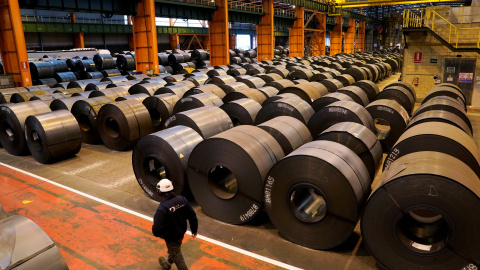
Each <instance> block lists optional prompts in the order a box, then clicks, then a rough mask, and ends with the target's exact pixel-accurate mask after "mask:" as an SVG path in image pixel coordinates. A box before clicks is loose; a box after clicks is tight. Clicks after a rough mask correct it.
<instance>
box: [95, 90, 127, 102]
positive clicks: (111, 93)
mask: <svg viewBox="0 0 480 270" xmlns="http://www.w3.org/2000/svg"><path fill="white" fill-rule="evenodd" d="M129 95H130V93H129V92H128V91H127V90H126V89H125V88H122V87H113V88H107V89H105V90H101V91H91V92H90V94H89V95H88V98H95V97H102V96H106V97H109V98H110V99H112V100H116V99H117V98H119V97H126V96H129Z"/></svg>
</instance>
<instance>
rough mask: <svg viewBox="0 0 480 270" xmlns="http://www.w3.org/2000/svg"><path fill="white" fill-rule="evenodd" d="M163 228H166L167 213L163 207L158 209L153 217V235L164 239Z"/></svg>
mask: <svg viewBox="0 0 480 270" xmlns="http://www.w3.org/2000/svg"><path fill="white" fill-rule="evenodd" d="M163 228H165V213H164V208H163V207H158V209H157V212H156V213H155V216H154V217H153V226H152V233H153V235H155V236H156V237H160V238H163Z"/></svg>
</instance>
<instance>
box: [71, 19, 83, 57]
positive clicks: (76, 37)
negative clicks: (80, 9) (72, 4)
mask: <svg viewBox="0 0 480 270" xmlns="http://www.w3.org/2000/svg"><path fill="white" fill-rule="evenodd" d="M70 15H71V16H72V22H73V23H77V14H75V12H72V13H70ZM73 47H75V48H85V39H84V34H83V33H75V34H73Z"/></svg>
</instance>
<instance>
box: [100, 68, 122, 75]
mask: <svg viewBox="0 0 480 270" xmlns="http://www.w3.org/2000/svg"><path fill="white" fill-rule="evenodd" d="M101 72H102V75H103V77H116V76H120V75H122V73H121V72H120V70H118V69H116V68H113V69H104V70H102V71H101Z"/></svg>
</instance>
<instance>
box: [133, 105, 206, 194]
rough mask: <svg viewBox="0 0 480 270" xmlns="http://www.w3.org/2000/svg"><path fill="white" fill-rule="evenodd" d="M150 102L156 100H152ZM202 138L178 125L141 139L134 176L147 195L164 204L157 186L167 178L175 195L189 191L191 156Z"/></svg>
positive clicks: (134, 160)
mask: <svg viewBox="0 0 480 270" xmlns="http://www.w3.org/2000/svg"><path fill="white" fill-rule="evenodd" d="M149 98H150V99H151V98H153V97H149ZM202 140H203V138H202V137H201V136H200V135H199V134H198V133H197V132H196V131H195V130H193V129H191V128H189V127H186V126H175V127H172V128H169V129H166V130H162V131H159V132H156V133H153V134H150V135H147V136H145V137H143V138H141V139H140V140H139V141H138V143H137V144H136V145H135V147H134V149H133V153H132V165H133V171H134V173H135V177H136V178H137V181H138V183H139V184H140V186H141V187H142V189H143V190H144V191H145V193H146V194H147V195H148V196H149V197H150V198H152V199H154V200H157V201H161V197H160V196H159V195H158V193H157V190H156V186H157V183H158V182H159V181H160V180H161V179H164V178H167V177H168V179H169V180H170V181H172V183H173V184H174V186H175V193H177V194H182V193H186V191H187V190H188V185H187V184H188V183H187V181H186V169H187V164H188V159H189V156H190V153H191V152H192V150H193V149H194V148H195V146H196V145H197V144H198V143H200V142H201V141H202Z"/></svg>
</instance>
